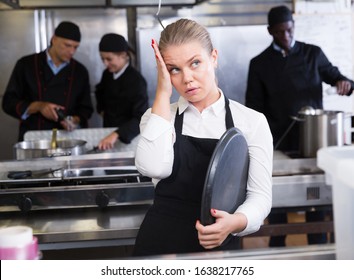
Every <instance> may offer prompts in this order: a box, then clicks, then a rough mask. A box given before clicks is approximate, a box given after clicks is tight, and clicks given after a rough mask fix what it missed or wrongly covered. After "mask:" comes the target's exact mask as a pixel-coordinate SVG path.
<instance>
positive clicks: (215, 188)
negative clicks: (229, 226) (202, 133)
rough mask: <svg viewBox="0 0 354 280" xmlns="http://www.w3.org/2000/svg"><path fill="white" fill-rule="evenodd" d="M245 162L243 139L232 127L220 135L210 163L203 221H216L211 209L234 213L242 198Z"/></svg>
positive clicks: (245, 151)
mask: <svg viewBox="0 0 354 280" xmlns="http://www.w3.org/2000/svg"><path fill="white" fill-rule="evenodd" d="M248 166H249V154H248V145H247V142H246V139H245V138H244V136H243V135H242V133H241V132H240V131H239V130H238V129H237V128H234V127H233V128H231V129H229V130H227V131H226V132H225V133H224V134H223V136H222V137H221V138H220V140H219V142H218V144H217V146H216V148H215V150H214V153H213V155H212V158H211V161H210V163H209V167H208V172H207V176H206V179H205V184H204V190H203V195H202V204H201V218H200V220H201V223H202V224H203V225H210V224H212V223H214V222H215V219H214V217H213V216H212V215H211V214H210V209H212V208H213V209H218V210H223V211H226V212H229V213H233V212H234V211H235V210H236V209H237V207H238V206H239V205H241V204H242V203H243V202H244V201H245V198H246V188H247V180H248Z"/></svg>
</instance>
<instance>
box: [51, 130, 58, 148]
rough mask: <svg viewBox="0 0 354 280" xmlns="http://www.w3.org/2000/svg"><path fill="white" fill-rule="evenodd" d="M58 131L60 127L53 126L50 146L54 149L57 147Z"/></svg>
mask: <svg viewBox="0 0 354 280" xmlns="http://www.w3.org/2000/svg"><path fill="white" fill-rule="evenodd" d="M57 131H58V129H56V128H53V131H52V141H51V142H50V147H51V148H52V149H56V148H57Z"/></svg>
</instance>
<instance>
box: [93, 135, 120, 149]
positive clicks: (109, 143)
mask: <svg viewBox="0 0 354 280" xmlns="http://www.w3.org/2000/svg"><path fill="white" fill-rule="evenodd" d="M118 137H119V136H118V133H117V132H115V131H114V132H112V133H111V134H109V135H108V136H106V137H105V138H103V139H102V140H101V141H100V143H99V144H98V149H100V150H108V149H113V147H114V144H115V143H116V142H117V140H118Z"/></svg>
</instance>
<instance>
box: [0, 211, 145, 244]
mask: <svg viewBox="0 0 354 280" xmlns="http://www.w3.org/2000/svg"><path fill="white" fill-rule="evenodd" d="M148 207H149V205H129V206H117V207H108V208H107V209H99V208H87V209H67V210H46V211H31V212H29V213H22V212H11V213H1V219H0V220H1V224H0V226H1V227H9V226H16V225H25V226H29V227H31V228H32V229H33V234H34V235H35V236H36V237H37V238H38V241H39V247H40V249H41V250H51V249H67V248H86V247H98V246H106V245H111V246H113V245H116V246H120V245H132V244H134V240H135V237H136V235H137V232H138V230H139V227H140V224H141V222H142V220H143V218H144V216H145V213H146V211H147V209H148Z"/></svg>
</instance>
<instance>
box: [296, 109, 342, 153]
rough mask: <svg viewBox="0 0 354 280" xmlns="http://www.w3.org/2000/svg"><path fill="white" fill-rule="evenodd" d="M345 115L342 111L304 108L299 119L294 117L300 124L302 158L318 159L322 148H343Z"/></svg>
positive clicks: (299, 113) (299, 114)
mask: <svg viewBox="0 0 354 280" xmlns="http://www.w3.org/2000/svg"><path fill="white" fill-rule="evenodd" d="M344 115H345V113H344V112H342V111H326V110H321V109H313V108H311V107H304V108H302V109H301V110H300V111H299V112H298V116H297V117H292V118H293V119H294V120H296V121H299V122H300V139H299V141H300V142H299V152H300V156H302V157H316V155H317V150H318V149H320V148H322V147H327V146H343V145H344Z"/></svg>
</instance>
